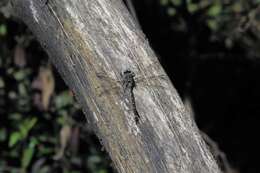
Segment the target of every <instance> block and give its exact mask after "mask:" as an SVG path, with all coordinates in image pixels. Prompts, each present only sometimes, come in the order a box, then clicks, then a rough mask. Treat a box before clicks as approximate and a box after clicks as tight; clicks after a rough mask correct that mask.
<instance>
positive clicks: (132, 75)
mask: <svg viewBox="0 0 260 173" xmlns="http://www.w3.org/2000/svg"><path fill="white" fill-rule="evenodd" d="M123 76H127V77H130V78H133V77H135V74H134V72H132V71H131V70H126V71H124V73H123Z"/></svg>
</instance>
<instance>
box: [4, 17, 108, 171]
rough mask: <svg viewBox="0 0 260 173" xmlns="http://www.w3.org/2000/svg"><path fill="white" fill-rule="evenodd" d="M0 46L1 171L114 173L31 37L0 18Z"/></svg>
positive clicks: (75, 105) (66, 90)
mask: <svg viewBox="0 0 260 173" xmlns="http://www.w3.org/2000/svg"><path fill="white" fill-rule="evenodd" d="M14 25H15V26H16V27H14ZM0 42H1V44H0V172H11V173H18V172H19V173H27V172H32V173H50V172H63V173H79V172H92V173H108V172H112V171H111V168H110V165H109V164H110V161H109V159H108V156H107V155H106V154H105V153H103V152H101V151H100V148H101V146H100V144H99V142H98V140H97V139H96V137H95V136H94V135H92V133H91V132H90V131H88V130H86V128H84V126H85V118H84V116H83V114H82V113H81V111H80V109H79V106H78V105H77V103H76V102H75V100H74V98H73V94H72V92H71V91H69V90H68V88H67V87H66V86H65V84H64V82H63V81H62V79H61V78H60V77H59V76H58V74H57V72H56V71H54V70H53V68H52V66H51V65H50V64H49V62H48V60H47V55H46V54H45V53H44V52H43V51H42V49H41V47H40V46H39V45H38V43H37V42H36V41H35V40H34V37H33V36H32V35H31V33H30V32H28V31H27V29H26V28H25V27H24V26H23V25H21V24H19V25H17V23H15V22H14V21H12V19H6V18H3V17H0ZM64 129H65V130H64Z"/></svg>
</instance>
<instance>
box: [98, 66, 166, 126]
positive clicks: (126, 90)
mask: <svg viewBox="0 0 260 173" xmlns="http://www.w3.org/2000/svg"><path fill="white" fill-rule="evenodd" d="M98 77H101V79H103V83H104V82H105V80H107V79H109V77H107V76H102V75H98ZM121 78H122V80H121V81H116V86H110V87H108V88H107V89H105V90H104V91H103V92H102V93H101V94H100V96H102V95H103V94H104V93H106V94H112V93H113V92H112V91H113V90H116V91H121V92H123V96H124V98H126V99H127V102H126V104H127V106H128V108H129V109H130V110H131V111H132V112H133V114H134V120H135V123H136V124H138V123H139V120H140V115H139V113H138V111H137V108H136V103H135V95H134V92H133V90H134V88H135V87H136V86H137V85H138V84H139V83H140V82H142V81H143V82H145V81H146V83H151V81H154V82H156V81H157V82H158V80H160V79H168V78H167V76H166V75H160V76H151V77H145V78H144V77H143V78H140V77H139V78H138V77H137V76H136V75H135V73H134V72H132V71H130V70H126V71H124V72H123V73H122V74H121ZM111 80H113V79H111ZM107 83H109V84H113V83H115V80H113V81H110V82H107ZM160 83H161V82H160ZM149 87H150V86H149ZM159 87H160V88H161V87H162V86H159ZM157 88H158V86H157Z"/></svg>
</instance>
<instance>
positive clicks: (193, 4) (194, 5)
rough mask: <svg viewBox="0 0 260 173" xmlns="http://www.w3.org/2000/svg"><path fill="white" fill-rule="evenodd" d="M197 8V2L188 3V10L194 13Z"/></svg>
mask: <svg viewBox="0 0 260 173" xmlns="http://www.w3.org/2000/svg"><path fill="white" fill-rule="evenodd" d="M198 9H199V6H198V4H195V3H190V4H188V11H189V12H190V13H194V12H196V11H197V10H198Z"/></svg>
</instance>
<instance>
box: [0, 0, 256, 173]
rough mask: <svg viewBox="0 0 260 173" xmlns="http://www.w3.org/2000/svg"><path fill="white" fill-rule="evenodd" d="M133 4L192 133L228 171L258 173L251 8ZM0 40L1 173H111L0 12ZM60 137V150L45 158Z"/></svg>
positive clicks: (27, 42) (227, 2)
mask: <svg viewBox="0 0 260 173" xmlns="http://www.w3.org/2000/svg"><path fill="white" fill-rule="evenodd" d="M133 3H134V7H135V12H136V13H137V19H138V22H139V23H140V25H141V28H142V29H143V31H144V33H145V34H146V36H147V38H148V40H149V42H150V44H151V46H152V47H153V49H154V50H155V52H156V54H157V55H158V57H159V60H160V62H161V64H162V65H163V67H164V69H165V70H166V72H167V74H168V75H169V77H170V78H171V80H172V82H173V84H174V86H175V87H176V88H177V90H178V92H179V94H180V95H181V97H182V99H183V100H187V99H189V101H190V102H191V103H192V108H193V111H194V114H195V119H196V122H197V124H198V126H199V128H200V129H201V130H202V131H204V132H205V133H207V134H208V135H209V136H210V138H211V139H212V140H214V141H215V142H216V143H217V144H218V146H219V149H220V150H221V151H223V152H224V153H225V155H226V157H227V159H228V163H229V164H230V165H231V166H232V168H233V169H234V170H236V171H237V172H241V173H258V172H260V168H259V167H258V165H257V163H258V160H259V159H258V155H259V142H258V137H259V135H258V132H259V128H260V126H259V125H258V124H259V123H260V121H259V113H260V101H259V100H260V91H259V87H260V83H259V80H258V76H259V74H260V61H259V58H260V57H259V53H258V51H259V50H258V49H259V48H260V47H259V35H258V33H260V32H259V30H260V27H259V23H258V22H259V16H260V15H259V14H260V13H259V8H258V6H259V5H258V4H259V1H256V0H255V1H253V0H252V1H243V0H236V1H232V0H223V1H218V0H215V1H207V0H196V1H195V0H194V1H192V0H186V1H185V0H161V1H160V0H141V1H140V0H135V1H133ZM0 41H1V42H0V50H1V52H0V60H1V61H0V79H1V80H0V172H2V171H1V170H4V171H7V172H8V171H9V172H12V171H13V172H15V171H20V170H23V171H25V172H33V170H40V171H42V173H45V172H70V173H78V172H93V173H107V172H113V170H112V168H111V161H110V160H109V158H108V156H107V155H106V153H105V152H102V151H101V148H102V147H101V146H100V145H99V142H98V140H97V139H96V137H95V136H94V135H93V134H92V133H91V131H89V130H88V129H87V128H84V127H82V126H84V122H85V121H86V120H85V119H84V116H83V115H82V113H81V112H80V110H79V108H78V106H77V104H76V103H75V101H74V100H73V93H71V92H70V91H69V90H68V89H67V87H66V86H65V84H64V82H63V81H62V79H61V78H60V77H59V75H58V74H57V72H56V71H55V69H54V68H53V67H52V66H51V65H50V64H49V62H48V58H47V55H46V54H45V53H44V51H43V50H42V48H41V47H40V46H39V44H38V43H37V41H36V40H35V39H34V37H33V36H32V35H31V33H30V31H28V29H27V28H26V26H24V25H23V24H22V23H20V22H19V21H17V20H16V19H13V18H11V17H8V16H6V14H5V15H4V13H3V14H2V15H0ZM43 68H44V69H45V71H47V72H46V73H41V72H40V71H41V70H40V69H43ZM43 71H44V70H43ZM40 74H41V75H40ZM48 74H49V75H50V74H51V77H50V76H48ZM41 76H44V77H41ZM49 78H51V79H52V78H53V80H54V81H55V82H52V80H50V79H49ZM45 79H46V80H47V81H48V80H49V82H44V81H45ZM1 81H2V83H4V86H1ZM37 82H38V83H40V87H39V86H38V85H37ZM35 83H36V84H35ZM53 85H54V89H52V87H53ZM46 88H47V89H46ZM48 91H50V92H51V95H50V96H49V97H48V94H46V93H48ZM46 95H47V96H46ZM43 97H47V102H48V106H47V108H46V106H44V103H43V102H44V101H43V100H42V99H40V98H43ZM24 119H26V121H25V120H24ZM35 119H37V120H36V122H35V121H34V120H35ZM28 122H29V123H28ZM30 122H31V124H33V125H32V127H31V125H30ZM82 122H83V123H82ZM17 124H23V125H24V126H23V127H20V126H19V125H17ZM26 130H27V131H28V133H27V134H26V135H22V131H26ZM68 131H69V132H68ZM60 133H62V134H67V135H68V136H70V135H69V134H73V135H71V136H74V138H73V137H71V136H70V137H69V138H68V139H67V138H66V137H64V136H66V135H60ZM15 134H16V135H15ZM17 134H18V135H17ZM39 134H41V135H39ZM19 135H20V137H19ZM62 139H67V142H65V145H66V150H65V151H64V154H63V155H62V157H61V158H59V159H58V160H57V159H56V160H54V159H52V158H53V156H55V155H56V156H57V153H59V151H60V150H61V148H62V147H61V146H62V145H61V143H62ZM40 171H38V172H40Z"/></svg>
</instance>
